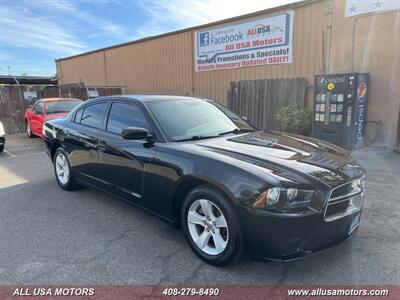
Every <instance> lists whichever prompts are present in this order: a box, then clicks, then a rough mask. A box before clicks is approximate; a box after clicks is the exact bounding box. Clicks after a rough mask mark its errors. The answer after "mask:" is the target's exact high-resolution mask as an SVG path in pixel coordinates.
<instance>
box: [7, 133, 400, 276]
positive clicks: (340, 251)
mask: <svg viewBox="0 0 400 300" xmlns="http://www.w3.org/2000/svg"><path fill="white" fill-rule="evenodd" d="M354 155H355V157H356V158H357V159H358V161H359V162H360V163H361V164H362V165H363V166H364V167H365V168H366V170H367V195H366V200H365V203H364V212H363V217H362V219H361V225H360V228H359V231H358V233H357V235H356V236H355V237H354V238H353V239H351V240H349V241H347V242H345V243H343V244H341V245H339V246H336V247H334V248H331V249H328V250H326V251H324V252H322V253H319V254H317V255H314V256H311V257H308V258H305V259H302V260H299V261H294V262H290V263H279V264H277V263H274V264H272V263H262V262H257V261H251V260H249V259H248V258H244V259H243V260H242V261H241V262H240V263H238V264H236V265H234V266H230V267H227V268H215V267H212V266H209V265H207V264H205V263H203V262H201V261H200V260H199V259H198V258H197V257H196V256H195V255H194V254H193V252H192V251H191V250H190V249H189V247H188V246H187V245H186V242H185V240H184V238H183V235H182V233H181V232H180V231H177V230H176V229H174V228H173V227H171V226H170V225H168V224H166V223H165V222H163V221H162V220H160V219H158V218H157V217H155V216H152V215H150V214H148V213H147V212H145V211H143V210H141V209H139V208H136V207H135V206H133V205H130V204H128V203H125V202H123V201H120V200H118V199H115V198H113V197H111V196H109V195H106V194H103V193H100V192H97V191H92V190H89V189H80V190H78V191H74V192H66V191H63V190H62V189H61V188H59V187H58V185H57V183H56V181H55V178H54V175H53V169H52V164H51V162H50V160H49V159H48V157H47V155H46V154H45V152H44V145H43V144H42V141H41V140H40V139H38V138H36V139H28V138H27V137H25V135H24V134H19V135H14V136H8V140H7V144H6V152H3V153H1V154H0V245H1V246H0V284H16V283H18V284H34V283H47V284H48V283H54V284H68V283H76V284H88V283H98V284H176V283H186V284H191V283H195V284H220V283H229V284H239V283H240V284H264V283H265V284H400V271H399V270H400V239H399V237H400V201H399V200H400V199H399V198H400V197H399V196H400V193H399V192H398V187H399V186H400V176H399V175H400V155H399V154H395V153H393V152H392V151H391V150H387V149H378V148H366V149H363V150H359V151H357V152H355V153H354ZM266 230H267V229H266ZM270 230H271V229H270ZM272 230H273V229H272Z"/></svg>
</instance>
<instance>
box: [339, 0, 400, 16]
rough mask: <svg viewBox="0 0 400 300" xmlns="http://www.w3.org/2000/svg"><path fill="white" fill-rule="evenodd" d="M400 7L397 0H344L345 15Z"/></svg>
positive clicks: (399, 2)
mask: <svg viewBox="0 0 400 300" xmlns="http://www.w3.org/2000/svg"><path fill="white" fill-rule="evenodd" d="M395 9H400V1H399V0H363V1H360V0H346V11H345V16H346V17H352V16H357V15H362V14H368V13H374V12H381V11H388V10H395Z"/></svg>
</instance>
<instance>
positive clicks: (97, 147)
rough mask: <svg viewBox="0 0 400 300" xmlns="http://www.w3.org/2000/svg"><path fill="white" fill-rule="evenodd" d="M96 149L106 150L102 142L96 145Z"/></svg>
mask: <svg viewBox="0 0 400 300" xmlns="http://www.w3.org/2000/svg"><path fill="white" fill-rule="evenodd" d="M96 149H97V150H99V151H101V152H105V151H106V145H105V144H104V143H98V144H97V145H96Z"/></svg>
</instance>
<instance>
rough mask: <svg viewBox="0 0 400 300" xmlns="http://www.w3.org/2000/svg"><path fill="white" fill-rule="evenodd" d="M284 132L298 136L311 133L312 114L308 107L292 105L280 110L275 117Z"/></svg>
mask: <svg viewBox="0 0 400 300" xmlns="http://www.w3.org/2000/svg"><path fill="white" fill-rule="evenodd" d="M275 118H276V120H277V121H278V122H279V124H280V126H281V128H282V130H284V131H287V132H292V133H298V134H309V133H310V132H311V120H312V112H311V111H309V110H308V109H307V108H306V107H300V106H298V105H294V104H290V105H288V106H284V107H282V108H280V109H279V110H278V113H277V114H276V115H275Z"/></svg>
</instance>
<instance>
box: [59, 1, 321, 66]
mask: <svg viewBox="0 0 400 300" xmlns="http://www.w3.org/2000/svg"><path fill="white" fill-rule="evenodd" d="M320 1H324V0H300V1H299V2H294V3H289V4H285V5H281V6H276V7H271V8H268V9H264V10H260V11H257V12H254V13H249V14H245V15H241V16H237V17H233V18H228V19H224V20H220V21H216V22H211V23H207V24H203V25H198V26H193V27H188V28H184V29H180V30H175V31H171V32H167V33H163V34H159V35H154V36H150V37H145V38H142V39H139V40H135V41H131V42H126V43H122V44H117V45H113V46H108V47H104V48H99V49H96V50H92V51H88V52H83V53H79V54H76V55H72V56H67V57H63V58H58V59H56V62H58V61H62V60H68V59H70V58H75V57H79V56H84V55H88V54H93V53H96V52H101V51H104V50H109V49H113V48H119V47H123V46H128V45H132V44H137V43H142V42H146V41H150V40H154V39H158V38H162V37H166V36H169V35H174V34H178V33H182V32H187V31H192V30H197V29H201V28H205V27H209V26H215V25H220V24H223V23H227V22H232V21H237V20H241V19H244V18H250V17H255V16H259V15H262V14H265V13H272V12H275V11H280V10H283V9H294V8H296V7H300V6H304V5H308V4H311V3H315V2H320Z"/></svg>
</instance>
